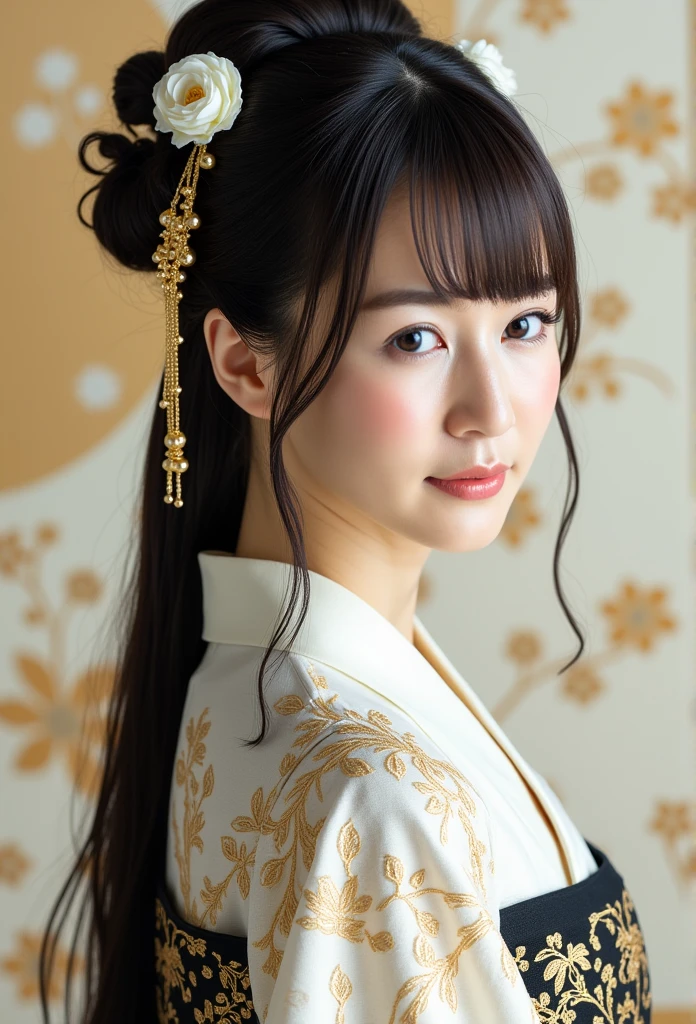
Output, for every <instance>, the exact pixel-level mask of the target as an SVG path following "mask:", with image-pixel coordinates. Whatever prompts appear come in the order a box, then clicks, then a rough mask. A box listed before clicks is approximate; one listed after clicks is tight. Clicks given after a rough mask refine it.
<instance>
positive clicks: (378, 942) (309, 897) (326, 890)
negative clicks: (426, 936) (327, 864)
mask: <svg viewBox="0 0 696 1024" xmlns="http://www.w3.org/2000/svg"><path fill="white" fill-rule="evenodd" d="M336 845H337V847H338V852H339V854H340V856H341V860H342V861H343V866H344V868H345V870H346V874H347V875H348V881H347V882H346V883H345V884H344V886H343V889H342V890H341V892H340V893H339V891H338V889H337V888H336V885H335V884H334V882H333V880H332V879H331V877H330V876H329V875H322V876H321V878H320V879H319V881H318V883H317V891H316V893H314V892H312V891H311V889H305V890H304V896H305V899H306V901H307V907H308V908H309V910H310V912H311V913H314V914H316V917H299V918H298V919H297V924H299V925H301V926H302V927H303V928H306V929H307V930H311V929H313V928H318V929H319V930H320V931H322V932H323V933H324V935H340V936H341V937H342V938H344V939H348V940H349V941H350V942H362V941H363V940H364V939H367V941H368V942H369V944H370V947H371V948H372V949H373V950H375V951H377V952H385V951H386V950H388V949H391V948H392V947H393V945H394V938H393V936H392V935H391V933H390V932H379V933H378V934H376V935H371V934H370V932H368V930H367V928H365V922H364V921H362V920H359V919H358V920H356V918H355V917H354V915H355V914H364V913H365V912H366V911H367V910H369V909H370V907H371V906H372V897H371V896H358V876H357V875H354V874H353V873H352V872H351V870H350V862H351V860H352V859H353V858H354V857H355V856H357V854H358V853H359V852H360V835H359V833H358V830H357V829H356V828H355V826H354V824H353V822H352V821H347V822H346V823H345V825H343V826H342V827H341V828H340V829H339V833H338V840H337V842H336ZM388 859H389V858H385V875H386V877H390V875H389V874H387V868H386V861H387V860H388ZM391 859H393V860H395V859H396V858H391ZM397 889H398V883H397ZM391 899H392V897H389V899H388V900H383V901H382V903H381V904H380V906H379V907H377V909H378V910H381V909H382V908H383V906H386V905H387V903H388V902H390V901H391Z"/></svg>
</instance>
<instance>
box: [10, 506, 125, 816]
mask: <svg viewBox="0 0 696 1024" xmlns="http://www.w3.org/2000/svg"><path fill="white" fill-rule="evenodd" d="M57 539H58V530H57V527H56V526H55V525H54V524H52V523H42V524H40V525H39V526H38V527H37V528H36V530H35V531H34V536H33V540H32V542H31V543H29V544H27V543H25V542H24V541H23V540H22V538H21V536H20V533H19V531H18V530H10V531H8V532H6V533H3V534H1V535H0V576H1V577H4V578H5V579H6V580H12V581H13V582H15V583H16V584H17V585H18V586H19V587H20V588H21V589H22V590H23V591H24V593H25V595H26V596H27V598H28V604H26V605H25V607H24V609H23V618H24V622H25V623H26V624H27V625H28V626H31V627H34V628H37V629H38V628H40V629H41V630H42V631H44V632H45V634H46V640H47V648H48V650H47V654H45V655H44V654H40V653H35V652H27V651H22V650H16V651H14V652H13V660H14V665H15V671H16V675H17V679H18V680H19V682H20V684H21V685H22V688H23V692H22V694H21V696H16V695H8V691H7V690H5V691H4V694H5V695H4V696H3V698H2V699H0V722H1V723H3V724H4V725H5V726H9V727H11V728H12V729H15V730H17V731H21V733H22V735H23V738H24V744H23V745H22V746H21V747H20V748H19V750H18V753H17V755H16V757H15V760H14V766H15V768H16V769H17V770H18V771H21V772H31V771H36V770H39V769H42V768H44V767H46V766H47V765H49V764H50V763H51V762H52V761H53V760H54V758H59V759H61V760H63V761H64V763H65V764H66V766H67V769H68V773H69V777H70V781H71V783H72V784H74V785H75V786H76V787H77V788H78V789H79V790H80V791H81V792H82V793H83V794H84V795H86V796H88V797H93V796H94V795H95V793H96V790H97V787H98V783H99V775H100V763H99V758H100V754H101V749H102V746H103V742H104V732H105V726H106V707H107V704H108V698H109V695H110V693H111V689H112V685H113V667H112V666H110V665H95V666H91V667H89V668H87V669H86V670H84V671H82V672H80V673H78V674H77V675H76V676H75V677H74V678H71V677H70V673H69V670H68V657H67V652H66V645H67V639H68V629H69V624H70V619H71V616H72V614H73V612H74V611H75V609H76V608H77V607H78V606H80V605H87V604H94V603H95V602H97V601H98V600H99V599H100V597H101V596H102V591H103V585H102V582H101V580H100V579H99V578H98V576H97V575H96V574H95V573H94V572H92V571H91V570H90V569H76V570H73V571H71V572H69V573H68V574H67V576H66V578H65V583H64V592H63V599H62V601H61V602H60V603H59V604H58V606H57V607H55V606H54V605H53V603H52V602H51V600H50V599H49V596H48V594H47V592H46V587H45V585H44V583H43V580H42V570H43V564H42V563H43V558H44V555H45V552H46V549H47V548H48V547H49V546H50V545H52V544H54V543H55V542H56V540H57Z"/></svg>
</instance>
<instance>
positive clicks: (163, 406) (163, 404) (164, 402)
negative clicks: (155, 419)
mask: <svg viewBox="0 0 696 1024" xmlns="http://www.w3.org/2000/svg"><path fill="white" fill-rule="evenodd" d="M168 405H169V402H168V401H167V399H166V398H161V399H160V401H159V407H160V409H166V408H167V406H168Z"/></svg>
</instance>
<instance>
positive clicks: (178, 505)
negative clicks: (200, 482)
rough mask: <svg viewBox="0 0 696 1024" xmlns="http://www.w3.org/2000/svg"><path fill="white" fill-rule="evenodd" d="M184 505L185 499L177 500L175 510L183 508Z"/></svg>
mask: <svg viewBox="0 0 696 1024" xmlns="http://www.w3.org/2000/svg"><path fill="white" fill-rule="evenodd" d="M183 504H184V502H183V499H182V498H177V499H176V501H175V502H174V507H175V508H181V506H182V505H183Z"/></svg>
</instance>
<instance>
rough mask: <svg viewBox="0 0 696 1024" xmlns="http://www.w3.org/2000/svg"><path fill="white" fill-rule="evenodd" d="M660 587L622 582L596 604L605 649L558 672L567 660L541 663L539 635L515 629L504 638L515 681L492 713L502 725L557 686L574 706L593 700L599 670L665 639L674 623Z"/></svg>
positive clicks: (600, 684)
mask: <svg viewBox="0 0 696 1024" xmlns="http://www.w3.org/2000/svg"><path fill="white" fill-rule="evenodd" d="M667 596H668V591H667V589H666V588H665V587H647V586H643V587H641V586H640V585H639V584H638V583H636V582H635V581H634V580H625V581H624V582H623V583H622V584H621V585H620V587H619V589H618V593H617V594H616V596H615V597H614V598H613V599H611V600H604V601H600V602H599V610H600V612H601V613H602V616H603V619H604V625H605V630H606V634H607V635H606V639H605V646H604V648H603V649H602V650H599V651H597V653H596V654H592V655H585V656H583V657H581V658H580V659H579V660H578V661H577V662H576V663H575V664H574V665H572V666H571V667H570V668H569V669H566V671H565V672H564V673H563V675H562V676H561V677H560V679H559V678H558V676H557V673H558V672H559V670H560V669H561V668H563V666H564V665H565V664H566V662H567V660H568V659H567V657H565V656H564V657H563V658H553V659H551V658H545V657H544V650H545V648H544V642H543V639H542V637H541V635H540V634H539V632H538V630H522V629H519V630H515V631H514V632H513V633H512V634H510V635H509V636H508V638H507V641H506V645H505V648H504V653H505V657H506V658H507V659H508V661H510V662H512V664H513V665H515V666H516V668H517V678H516V679H515V680H514V682H513V684H512V686H511V687H510V688H509V690H508V691H507V693H506V694H504V695H503V697H502V698H501V699H500V700H499V701H498V703H497V704H496V705H495V707H494V708H493V709H492V710H493V715H494V716H495V718H496V719H497V720H498V721H499V722H502V721H504V720H505V719H506V718H508V717H509V716H510V715H511V714H512V713H513V711H515V710H516V709H517V708H518V707H519V705H520V704H521V703H522V701H524V700H525V699H526V698H527V697H529V696H530V695H531V694H532V693H534V692H535V691H536V690H537V689H538V688H539V687H540V686H542V685H544V684H545V683H550V682H556V683H557V685H558V687H559V692H560V694H561V696H562V697H564V698H566V699H567V700H571V701H573V702H574V703H576V704H578V705H586V704H589V703H590V702H591V701H593V700H596V699H597V697H599V696H600V694H601V693H603V691H604V690H605V689H606V687H607V677H606V675H604V674H603V670H604V669H605V668H607V667H608V666H610V665H611V664H613V663H615V662H616V661H617V660H618V659H619V658H621V657H622V656H624V655H625V654H627V653H629V652H636V651H638V652H639V653H641V654H649V653H651V652H652V651H654V649H655V647H656V645H657V643H658V642H659V640H660V639H661V638H662V637H663V635H664V634H672V633H674V631H675V630H676V629H677V627H678V625H679V620H678V619H677V618H676V617H675V616H674V615H673V614H671V612H670V611H669V609H668V607H667V606H666V605H667Z"/></svg>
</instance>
